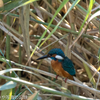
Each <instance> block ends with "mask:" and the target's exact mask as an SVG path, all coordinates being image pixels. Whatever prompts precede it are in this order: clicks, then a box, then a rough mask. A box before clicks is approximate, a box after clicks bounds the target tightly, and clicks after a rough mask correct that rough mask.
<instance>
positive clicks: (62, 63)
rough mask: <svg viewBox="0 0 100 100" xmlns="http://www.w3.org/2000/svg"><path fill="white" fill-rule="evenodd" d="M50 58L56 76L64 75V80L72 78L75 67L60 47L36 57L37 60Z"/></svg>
mask: <svg viewBox="0 0 100 100" xmlns="http://www.w3.org/2000/svg"><path fill="white" fill-rule="evenodd" d="M44 58H51V66H52V68H53V70H54V71H55V72H56V74H57V76H58V75H59V76H62V77H65V78H66V79H65V81H66V80H67V78H68V79H71V80H74V78H73V76H75V73H76V72H75V69H74V65H73V62H72V61H71V60H70V59H69V58H68V57H66V56H65V54H64V52H63V51H62V50H61V49H60V48H54V49H52V50H50V51H49V53H48V54H47V55H45V56H42V57H40V58H38V59H37V60H40V59H44ZM56 78H57V77H56Z"/></svg>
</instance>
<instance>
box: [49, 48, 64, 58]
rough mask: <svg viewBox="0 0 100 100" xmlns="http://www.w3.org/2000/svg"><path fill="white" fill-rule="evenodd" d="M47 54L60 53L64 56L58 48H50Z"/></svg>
mask: <svg viewBox="0 0 100 100" xmlns="http://www.w3.org/2000/svg"><path fill="white" fill-rule="evenodd" d="M48 54H51V55H52V54H56V55H60V56H62V57H65V54H64V52H63V51H62V50H61V49H60V48H54V49H51V50H50V51H49V53H48Z"/></svg>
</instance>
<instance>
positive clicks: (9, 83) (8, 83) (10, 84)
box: [0, 81, 17, 90]
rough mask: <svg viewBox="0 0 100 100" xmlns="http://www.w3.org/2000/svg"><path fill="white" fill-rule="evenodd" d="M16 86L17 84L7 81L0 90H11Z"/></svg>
mask: <svg viewBox="0 0 100 100" xmlns="http://www.w3.org/2000/svg"><path fill="white" fill-rule="evenodd" d="M16 85H17V83H15V82H13V81H9V82H7V83H5V84H4V85H2V86H0V90H7V89H12V88H15V87H16Z"/></svg>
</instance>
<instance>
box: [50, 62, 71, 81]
mask: <svg viewBox="0 0 100 100" xmlns="http://www.w3.org/2000/svg"><path fill="white" fill-rule="evenodd" d="M51 65H52V68H53V70H54V71H55V72H56V74H57V75H59V76H63V77H66V78H69V79H71V80H73V76H72V75H70V74H69V73H68V72H67V71H65V70H64V69H63V68H62V64H61V63H60V62H58V60H56V61H55V60H52V61H51Z"/></svg>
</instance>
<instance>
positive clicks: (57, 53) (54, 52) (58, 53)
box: [37, 48, 65, 60]
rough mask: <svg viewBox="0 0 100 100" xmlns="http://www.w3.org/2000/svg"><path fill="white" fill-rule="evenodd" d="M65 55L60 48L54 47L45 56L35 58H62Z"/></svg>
mask: <svg viewBox="0 0 100 100" xmlns="http://www.w3.org/2000/svg"><path fill="white" fill-rule="evenodd" d="M64 57H65V54H64V52H63V51H62V50H61V49H60V48H54V49H51V50H50V51H49V53H48V54H47V55H45V56H42V57H40V58H38V59H37V60H40V59H44V58H51V59H52V60H63V59H64Z"/></svg>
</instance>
